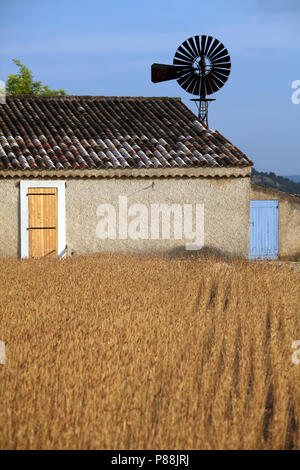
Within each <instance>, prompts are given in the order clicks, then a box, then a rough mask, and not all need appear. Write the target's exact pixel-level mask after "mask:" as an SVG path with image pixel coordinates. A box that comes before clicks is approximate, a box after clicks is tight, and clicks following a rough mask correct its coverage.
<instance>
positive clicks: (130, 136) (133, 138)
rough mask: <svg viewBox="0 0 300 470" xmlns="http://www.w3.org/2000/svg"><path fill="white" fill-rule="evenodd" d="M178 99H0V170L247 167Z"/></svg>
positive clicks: (236, 151) (239, 155) (234, 150)
mask: <svg viewBox="0 0 300 470" xmlns="http://www.w3.org/2000/svg"><path fill="white" fill-rule="evenodd" d="M250 165H252V162H251V160H249V159H248V158H247V157H246V155H244V154H243V153H242V152H241V151H240V150H239V149H237V148H236V147H235V146H233V145H232V144H231V143H230V142H229V141H228V140H227V139H225V137H223V136H222V135H221V134H220V133H218V132H217V131H212V130H211V129H208V128H207V127H206V126H204V125H203V124H201V123H200V122H199V121H198V120H197V118H196V116H195V115H194V114H193V113H192V112H191V111H190V110H189V109H188V108H187V107H186V106H185V105H184V104H183V103H182V102H181V100H180V99H179V98H164V97H162V98H143V97H138V98H134V97H133V98H131V97H100V96H68V97H59V96H55V97H53V96H47V97H46V96H44V97H40V96H28V95H27V96H25V95H15V96H7V97H6V103H5V104H2V105H0V170H14V169H15V170H22V169H23V170H29V171H30V170H36V169H38V170H41V169H42V170H45V171H47V170H55V169H56V170H64V169H98V168H100V169H111V170H113V169H122V168H124V169H126V168H127V169H130V168H143V169H148V168H152V169H155V168H160V169H162V168H169V169H170V168H174V167H176V168H188V167H193V168H195V167H219V168H222V167H223V168H224V167H247V166H250Z"/></svg>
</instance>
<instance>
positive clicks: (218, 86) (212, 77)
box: [207, 72, 227, 91]
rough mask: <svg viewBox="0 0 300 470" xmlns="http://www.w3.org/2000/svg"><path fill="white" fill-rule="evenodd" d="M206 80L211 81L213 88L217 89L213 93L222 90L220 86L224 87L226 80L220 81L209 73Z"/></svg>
mask: <svg viewBox="0 0 300 470" xmlns="http://www.w3.org/2000/svg"><path fill="white" fill-rule="evenodd" d="M207 78H209V79H210V80H212V82H213V83H214V84H215V86H216V87H217V89H216V90H215V91H218V90H219V88H222V86H223V85H224V83H225V81H226V80H227V78H226V80H223V81H222V80H220V79H219V78H218V77H217V76H216V75H215V74H214V73H211V72H210V73H209V74H208V76H207Z"/></svg>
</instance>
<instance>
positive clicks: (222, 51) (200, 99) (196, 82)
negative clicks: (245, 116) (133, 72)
mask: <svg viewBox="0 0 300 470" xmlns="http://www.w3.org/2000/svg"><path fill="white" fill-rule="evenodd" d="M230 69H231V63H230V57H229V53H228V51H227V49H226V48H225V46H224V45H223V44H222V43H221V42H220V41H219V40H218V39H214V38H213V37H212V36H205V35H202V36H193V37H190V38H189V39H187V40H186V41H184V42H183V43H182V44H181V45H180V46H179V47H178V49H177V51H176V53H175V56H174V59H173V65H166V64H157V63H155V64H152V66H151V80H152V82H153V83H158V82H164V81H167V80H177V82H178V83H179V85H180V86H181V87H182V88H183V89H184V90H186V91H187V92H188V93H191V94H192V95H196V96H197V98H193V99H191V101H195V102H196V103H197V105H198V117H199V119H200V120H201V121H203V122H204V123H205V124H206V125H207V126H208V105H209V103H210V102H212V101H215V99H214V98H207V95H211V94H213V93H215V92H216V91H218V90H219V89H220V88H221V87H222V86H223V85H224V83H225V82H226V81H227V79H228V77H229V74H230Z"/></svg>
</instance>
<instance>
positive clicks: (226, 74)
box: [210, 70, 230, 81]
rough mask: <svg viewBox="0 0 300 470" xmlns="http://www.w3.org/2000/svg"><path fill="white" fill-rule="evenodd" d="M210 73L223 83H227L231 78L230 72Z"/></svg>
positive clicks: (215, 71)
mask: <svg viewBox="0 0 300 470" xmlns="http://www.w3.org/2000/svg"><path fill="white" fill-rule="evenodd" d="M210 73H211V74H212V75H213V76H214V77H217V78H219V80H221V81H224V80H225V81H226V80H227V78H228V77H229V74H230V71H229V70H224V72H223V71H221V72H219V71H217V70H211V72H210Z"/></svg>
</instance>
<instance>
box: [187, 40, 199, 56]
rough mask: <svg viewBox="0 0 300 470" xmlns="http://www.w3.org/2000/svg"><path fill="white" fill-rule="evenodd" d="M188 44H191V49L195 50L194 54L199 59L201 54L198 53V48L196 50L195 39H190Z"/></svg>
mask: <svg viewBox="0 0 300 470" xmlns="http://www.w3.org/2000/svg"><path fill="white" fill-rule="evenodd" d="M188 43H189V44H190V46H191V48H192V49H193V51H194V54H195V57H198V55H199V53H198V51H197V48H196V46H195V43H194V39H193V38H189V39H188Z"/></svg>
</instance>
